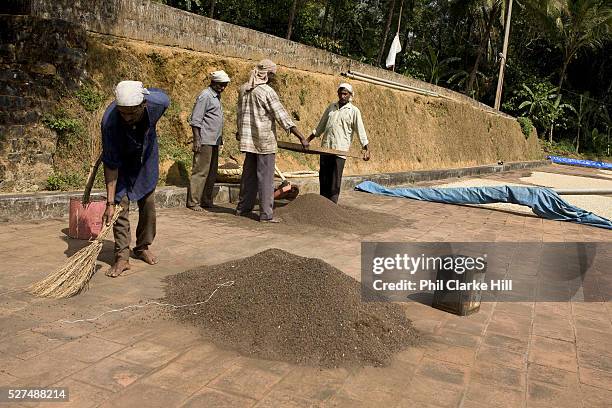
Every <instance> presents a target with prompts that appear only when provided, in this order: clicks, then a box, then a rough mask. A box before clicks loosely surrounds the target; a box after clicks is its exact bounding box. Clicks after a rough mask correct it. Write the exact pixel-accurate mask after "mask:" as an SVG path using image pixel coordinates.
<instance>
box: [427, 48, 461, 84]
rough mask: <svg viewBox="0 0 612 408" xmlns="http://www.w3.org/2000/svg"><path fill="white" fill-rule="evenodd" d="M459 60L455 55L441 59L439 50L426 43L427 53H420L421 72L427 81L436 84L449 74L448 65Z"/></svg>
mask: <svg viewBox="0 0 612 408" xmlns="http://www.w3.org/2000/svg"><path fill="white" fill-rule="evenodd" d="M459 60H460V58H457V57H449V58H443V59H441V58H440V52H439V51H437V50H435V49H434V48H433V47H432V46H430V45H428V46H427V53H425V54H422V58H421V66H422V72H423V73H424V74H425V78H426V80H427V82H429V83H432V84H434V85H438V82H440V80H441V79H442V78H443V77H445V76H447V75H448V74H449V72H450V69H449V65H450V64H451V63H452V62H454V61H459Z"/></svg>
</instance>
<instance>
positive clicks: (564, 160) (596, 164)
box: [547, 156, 612, 170]
mask: <svg viewBox="0 0 612 408" xmlns="http://www.w3.org/2000/svg"><path fill="white" fill-rule="evenodd" d="M547 158H548V159H550V160H551V161H552V162H553V163H557V164H567V165H569V166H581V167H593V168H596V169H608V170H612V163H608V162H602V161H593V160H579V159H570V158H568V157H561V156H547Z"/></svg>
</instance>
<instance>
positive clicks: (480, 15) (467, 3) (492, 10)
mask: <svg viewBox="0 0 612 408" xmlns="http://www.w3.org/2000/svg"><path fill="white" fill-rule="evenodd" d="M505 8H506V1H504V0H455V1H454V3H453V5H452V10H453V13H455V14H470V15H472V16H475V18H476V22H477V28H478V31H479V38H480V41H479V45H478V49H477V51H476V60H475V61H474V65H473V66H472V69H471V70H470V75H469V77H468V79H467V81H465V91H466V93H467V94H468V95H471V94H473V89H474V85H475V83H476V81H477V76H478V68H479V66H480V63H481V61H482V59H483V57H485V54H486V52H487V49H488V48H489V43H490V41H491V33H492V32H493V29H494V24H495V21H496V20H501V22H502V24H503V19H504V13H505Z"/></svg>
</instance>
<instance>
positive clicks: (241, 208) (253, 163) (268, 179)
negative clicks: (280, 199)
mask: <svg viewBox="0 0 612 408" xmlns="http://www.w3.org/2000/svg"><path fill="white" fill-rule="evenodd" d="M275 158H276V156H275V154H274V153H272V154H255V153H247V154H246V157H245V159H244V163H243V165H242V178H241V179H240V195H239V199H238V206H237V207H236V211H237V212H238V213H246V212H249V211H251V210H253V207H254V206H255V199H256V198H257V193H258V192H259V212H260V214H259V219H260V220H271V219H272V206H273V205H274V162H275Z"/></svg>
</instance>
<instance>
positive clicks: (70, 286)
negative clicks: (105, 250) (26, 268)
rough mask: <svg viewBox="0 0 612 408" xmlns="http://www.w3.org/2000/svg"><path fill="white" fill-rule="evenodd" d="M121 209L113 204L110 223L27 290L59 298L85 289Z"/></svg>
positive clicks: (43, 295) (37, 294)
mask: <svg viewBox="0 0 612 408" xmlns="http://www.w3.org/2000/svg"><path fill="white" fill-rule="evenodd" d="M122 210H123V209H122V208H121V206H115V213H114V214H113V218H112V219H111V221H110V223H109V224H108V225H106V224H105V225H104V226H103V227H102V230H100V233H99V234H98V236H97V237H96V239H94V240H93V241H92V242H91V244H89V245H87V246H86V247H84V248H82V249H81V250H79V251H78V252H77V253H75V254H74V255H72V256H71V257H70V258H68V261H67V262H66V263H65V264H64V266H62V267H61V268H59V269H58V270H57V271H55V272H54V273H52V274H51V275H49V276H47V277H46V278H45V279H43V280H41V281H39V282H36V283H34V284H32V285H31V286H30V287H28V291H29V292H30V293H31V294H33V295H35V296H40V297H50V298H55V299H61V298H67V297H71V296H74V295H76V294H78V293H80V292H81V291H82V290H84V289H87V287H88V284H89V280H90V279H91V277H92V276H93V274H94V272H95V271H96V260H97V259H98V255H100V251H102V246H103V245H104V239H105V238H106V237H107V236H108V235H109V234H110V232H111V231H112V229H113V225H114V224H115V222H116V221H117V218H119V215H120V213H121V211H122Z"/></svg>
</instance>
